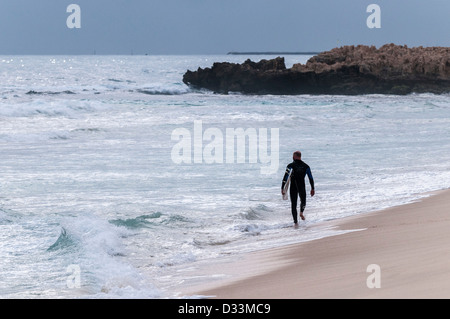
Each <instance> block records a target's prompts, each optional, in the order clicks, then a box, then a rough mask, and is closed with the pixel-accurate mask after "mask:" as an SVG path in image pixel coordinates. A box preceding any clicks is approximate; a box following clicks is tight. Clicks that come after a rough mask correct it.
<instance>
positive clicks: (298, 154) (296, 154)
mask: <svg viewBox="0 0 450 319" xmlns="http://www.w3.org/2000/svg"><path fill="white" fill-rule="evenodd" d="M292 158H293V159H294V160H301V159H302V152H300V151H295V152H294V154H293V155H292Z"/></svg>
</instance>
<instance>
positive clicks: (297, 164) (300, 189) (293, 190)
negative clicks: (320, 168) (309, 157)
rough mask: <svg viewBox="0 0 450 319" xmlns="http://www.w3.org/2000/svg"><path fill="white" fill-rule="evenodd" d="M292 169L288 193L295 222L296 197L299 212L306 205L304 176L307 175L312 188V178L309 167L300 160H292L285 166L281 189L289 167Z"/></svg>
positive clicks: (285, 180) (295, 221)
mask: <svg viewBox="0 0 450 319" xmlns="http://www.w3.org/2000/svg"><path fill="white" fill-rule="evenodd" d="M291 168H292V169H293V171H292V174H291V184H290V190H289V195H290V197H291V211H292V217H293V218H294V223H297V198H298V197H300V212H302V213H303V211H304V210H305V206H306V187H305V176H306V175H308V179H309V183H310V184H311V189H314V179H313V176H312V174H311V169H310V168H309V166H308V165H307V164H306V163H305V162H303V161H302V160H294V161H293V162H292V163H290V164H289V165H288V166H287V167H286V173H285V174H284V177H283V181H282V183H281V189H283V187H284V185H285V184H286V182H287V179H288V174H289V169H291Z"/></svg>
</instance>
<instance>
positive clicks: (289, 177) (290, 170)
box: [283, 168, 292, 200]
mask: <svg viewBox="0 0 450 319" xmlns="http://www.w3.org/2000/svg"><path fill="white" fill-rule="evenodd" d="M291 174H292V168H288V178H287V181H286V183H285V184H284V187H283V193H284V195H283V199H284V200H287V199H288V198H289V195H288V189H289V185H290V184H291Z"/></svg>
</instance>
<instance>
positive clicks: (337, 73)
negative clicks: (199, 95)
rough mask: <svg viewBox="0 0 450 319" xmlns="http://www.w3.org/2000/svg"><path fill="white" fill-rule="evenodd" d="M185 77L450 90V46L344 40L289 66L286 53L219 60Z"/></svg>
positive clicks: (230, 82) (339, 88)
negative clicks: (345, 43) (377, 44)
mask: <svg viewBox="0 0 450 319" xmlns="http://www.w3.org/2000/svg"><path fill="white" fill-rule="evenodd" d="M183 82H184V83H186V84H187V85H189V86H191V87H194V88H203V89H208V90H211V91H214V92H216V93H224V94H227V93H229V92H240V93H245V94H346V95H356V94H408V93H413V92H415V93H425V92H429V93H437V94H440V93H448V92H450V48H447V47H429V48H424V47H417V48H408V47H406V46H398V45H394V44H388V45H384V46H382V47H380V48H379V49H377V48H375V47H374V46H371V47H369V46H362V45H359V46H344V47H341V48H335V49H333V50H330V51H326V52H322V53H319V54H318V55H316V56H314V57H312V58H311V59H309V60H308V62H307V63H306V64H294V65H293V66H292V68H290V69H287V68H286V66H285V64H284V58H282V57H278V58H275V59H272V60H261V61H260V62H253V61H250V60H247V61H245V62H244V63H242V64H236V63H228V62H223V63H214V64H213V66H212V67H211V68H205V69H201V68H199V69H198V70H197V71H187V72H186V73H185V74H184V76H183Z"/></svg>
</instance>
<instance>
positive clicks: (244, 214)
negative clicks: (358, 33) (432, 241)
mask: <svg viewBox="0 0 450 319" xmlns="http://www.w3.org/2000/svg"><path fill="white" fill-rule="evenodd" d="M247 58H252V59H253V60H259V59H261V58H269V57H264V56H253V57H246V56H54V57H53V56H1V57H0V154H1V155H0V156H1V160H0V274H1V275H0V298H177V297H179V295H177V288H178V286H179V285H181V284H183V283H186V281H188V280H189V278H185V275H184V274H183V272H182V271H180V269H195V267H196V264H198V263H208V261H210V260H211V261H212V260H217V258H221V257H224V256H227V257H230V256H231V257H233V256H238V254H240V253H245V252H250V251H255V250H259V249H264V248H271V247H277V246H279V245H284V244H290V243H296V242H302V241H307V240H311V239H314V238H320V237H323V236H328V235H333V234H336V231H335V230H333V229H327V228H320V227H312V226H315V225H320V223H321V222H323V221H326V220H333V219H339V218H343V217H346V216H352V215H356V214H363V213H365V212H369V211H372V210H376V209H382V208H386V207H390V206H394V205H399V204H403V203H407V202H410V201H414V200H417V199H418V198H420V197H421V196H424V195H423V194H424V193H426V192H430V191H434V190H439V189H444V188H448V187H450V96H449V95H433V94H420V95H417V94H412V95H408V96H391V95H365V96H331V95H328V96H311V95H300V96H273V95H265V96H246V95H241V94H230V95H218V94H213V93H211V92H207V91H202V90H191V89H190V88H188V87H187V86H185V85H184V84H183V83H182V75H183V74H184V72H185V71H186V70H187V69H191V70H195V69H197V68H198V67H206V66H211V65H212V63H213V62H218V61H233V62H243V61H244V60H245V59H247ZM308 58H309V56H288V57H287V58H286V64H287V66H288V67H289V66H291V65H292V64H293V63H297V62H303V63H304V62H306V60H307V59H308ZM239 129H242V130H245V132H246V133H248V136H247V138H242V136H241V138H240V137H239V136H238V137H236V140H234V137H233V138H230V137H229V136H228V135H227V132H228V130H234V131H235V132H237V131H238V130H239ZM254 138H256V139H254ZM242 141H243V142H244V143H243V144H242V145H241V147H243V149H244V152H243V153H241V152H240V150H242V149H239V146H238V145H239V142H242ZM228 143H229V144H228ZM233 143H235V144H236V148H234V144H233ZM228 145H232V148H229V147H228ZM297 149H299V150H301V151H302V153H303V160H304V161H305V162H306V163H308V164H309V165H310V166H311V169H312V173H313V176H314V178H315V183H316V196H314V197H312V198H311V197H310V196H308V198H307V208H306V211H305V216H306V218H307V219H306V221H305V222H302V223H301V226H300V227H299V228H298V229H294V228H293V227H292V217H291V214H290V206H289V205H290V204H289V201H283V200H282V198H281V194H280V185H281V179H282V176H283V173H284V170H285V167H286V165H287V164H288V163H289V162H290V161H291V159H292V153H293V151H295V150H297ZM307 185H308V186H309V184H308V182H307ZM308 190H309V188H308Z"/></svg>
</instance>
